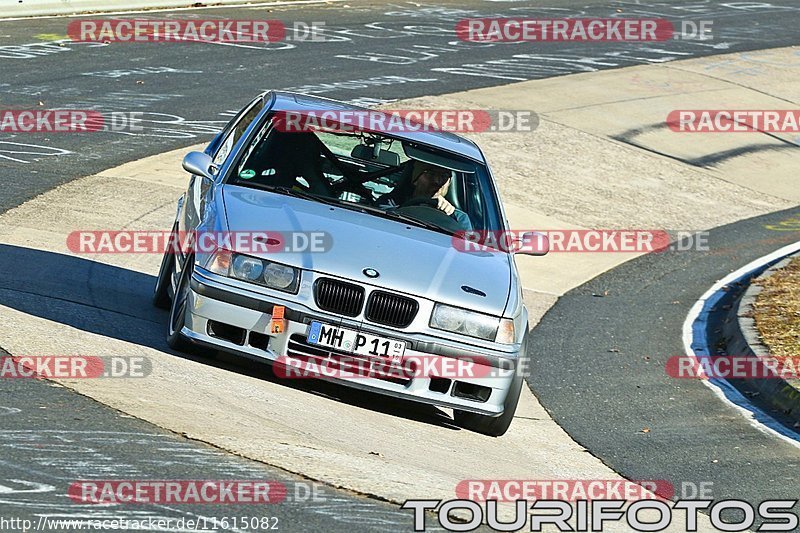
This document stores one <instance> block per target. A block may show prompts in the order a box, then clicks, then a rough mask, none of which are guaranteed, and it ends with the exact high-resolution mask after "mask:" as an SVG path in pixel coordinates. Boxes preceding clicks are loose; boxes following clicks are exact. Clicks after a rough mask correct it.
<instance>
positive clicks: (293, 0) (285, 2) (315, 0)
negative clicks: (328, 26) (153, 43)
mask: <svg viewBox="0 0 800 533" xmlns="http://www.w3.org/2000/svg"><path fill="white" fill-rule="evenodd" d="M346 1H347V0H282V1H279V2H258V3H253V4H222V5H214V6H199V7H192V6H190V7H156V8H152V9H137V10H134V9H131V10H122V11H92V12H87V13H74V14H70V15H64V14H61V15H31V16H27V17H25V16H22V17H9V18H5V17H0V22H6V21H11V20H31V19H55V18H77V17H99V16H106V15H126V14H133V13H158V12H161V11H191V10H198V9H225V8H227V9H242V8H244V9H248V8H252V7H275V6H293V5H305V4H338V3H342V2H346Z"/></svg>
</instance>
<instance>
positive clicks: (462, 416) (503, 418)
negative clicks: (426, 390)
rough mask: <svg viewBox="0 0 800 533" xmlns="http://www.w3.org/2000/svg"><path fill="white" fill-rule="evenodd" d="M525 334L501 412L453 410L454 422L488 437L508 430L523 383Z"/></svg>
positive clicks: (502, 433)
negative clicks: (482, 413)
mask: <svg viewBox="0 0 800 533" xmlns="http://www.w3.org/2000/svg"><path fill="white" fill-rule="evenodd" d="M526 341H527V335H526V336H525V340H523V341H522V347H521V348H520V361H519V364H518V365H517V373H516V375H515V376H514V380H513V381H512V382H511V387H510V388H509V390H508V395H507V396H506V400H505V402H503V414H502V415H500V416H486V415H479V414H476V413H469V412H467V411H459V410H454V411H453V419H454V420H455V422H456V424H458V425H459V426H460V427H462V428H464V429H468V430H470V431H474V432H476V433H482V434H484V435H489V436H490V437H500V436H502V435H504V434H505V433H506V431H508V428H509V427H510V426H511V422H512V421H513V420H514V413H516V412H517V404H519V397H520V395H521V394H522V386H523V385H524V383H525V377H524V372H523V371H524V369H525V368H526V367H525V364H524V361H526V360H527V359H526V358H527V353H526V350H527V346H528V343H527V342H526Z"/></svg>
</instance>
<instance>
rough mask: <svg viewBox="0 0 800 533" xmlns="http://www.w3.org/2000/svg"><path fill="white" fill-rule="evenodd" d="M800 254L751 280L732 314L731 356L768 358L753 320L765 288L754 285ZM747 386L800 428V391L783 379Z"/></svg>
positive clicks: (782, 261)
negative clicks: (754, 308)
mask: <svg viewBox="0 0 800 533" xmlns="http://www.w3.org/2000/svg"><path fill="white" fill-rule="evenodd" d="M796 256H798V254H793V255H790V256H788V257H786V258H784V259H782V260H780V261H778V262H777V263H775V264H774V265H772V266H771V267H769V268H768V269H766V270H765V271H764V272H763V273H761V274H760V275H758V276H757V277H754V278H751V279H750V282H749V286H748V287H747V289H746V290H745V292H744V294H742V297H741V298H740V299H739V302H738V303H737V304H736V305H735V306H733V308H732V309H731V311H730V320H728V321H727V324H728V327H727V328H726V329H728V331H727V332H726V333H727V335H726V337H727V338H728V339H729V344H728V353H729V354H736V355H744V356H756V357H768V356H769V349H768V348H767V347H766V346H765V345H764V344H763V343H762V341H761V336H760V335H759V333H758V330H757V329H756V324H755V318H754V317H753V304H754V303H755V299H756V296H757V295H758V294H759V293H760V292H761V290H762V289H761V287H760V286H758V285H755V284H754V282H755V281H756V280H759V279H764V278H768V277H769V276H771V275H773V274H774V273H775V272H776V271H778V270H780V269H781V268H783V267H784V266H786V265H787V264H788V263H789V261H791V260H792V259H793V258H794V257H796ZM746 382H747V383H748V384H749V385H750V386H752V388H753V389H755V390H756V391H758V392H759V393H760V394H761V399H762V400H763V401H764V402H766V403H767V404H768V405H770V406H771V407H772V408H774V409H776V410H779V411H781V412H782V413H784V414H785V415H786V416H787V417H788V418H789V419H790V420H791V421H793V422H794V423H795V426H797V425H800V389H798V388H796V387H795V386H794V385H792V384H790V383H788V382H787V381H785V380H783V379H748V380H746Z"/></svg>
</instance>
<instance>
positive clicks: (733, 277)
mask: <svg viewBox="0 0 800 533" xmlns="http://www.w3.org/2000/svg"><path fill="white" fill-rule="evenodd" d="M797 251H800V242H796V243H794V244H790V245H788V246H784V247H783V248H780V249H778V250H775V251H774V252H772V253H771V254H768V255H765V256H763V257H760V258H758V259H756V260H755V261H752V262H750V263H748V264H746V265H745V266H743V267H742V268H740V269H738V270H736V271H734V272H731V273H730V274H728V275H727V276H725V277H724V278H722V279H721V280H719V281H717V282H716V283H715V284H714V285H712V286H711V288H710V289H708V290H707V291H706V292H705V294H703V296H701V297H700V299H699V300H697V301H696V302H695V304H694V305H693V306H692V308H691V309H690V310H689V314H688V315H687V316H686V321H685V322H684V323H683V349H684V352H685V353H686V355H688V356H689V357H697V354H696V353H695V350H694V349H693V348H692V345H693V344H695V341H697V343H699V344H702V346H703V347H706V339H705V337H703V338H702V339H695V337H694V323H695V322H696V321H697V319H698V318H700V315H701V314H702V313H703V312H704V308H705V304H706V302H707V301H708V300H709V299H711V298H712V297H713V296H714V295H715V294H716V293H717V292H719V291H721V290H722V288H723V287H724V286H726V285H730V284H731V283H734V282H735V281H737V280H739V279H741V278H744V277H746V276H747V275H748V274H750V273H752V272H753V271H755V270H758V269H760V268H762V267H764V266H765V265H767V264H768V263H771V262H773V261H776V260H778V259H781V258H782V257H784V256H787V255H791V254H793V253H795V252H797ZM706 351H707V350H706ZM709 353H710V352H709ZM703 382H704V383H705V385H706V386H707V387H709V388H710V389H711V390H712V391H713V392H714V394H716V395H717V396H718V397H719V398H720V399H721V400H722V401H723V402H725V403H727V404H728V405H730V406H731V407H733V408H734V409H736V410H737V411H739V412H740V413H741V414H742V415H744V417H745V418H746V419H747V421H748V422H749V423H750V425H751V426H753V427H755V428H756V429H758V430H759V431H762V432H764V433H768V434H772V435H774V436H776V437H778V438H780V439H782V440H784V441H785V442H787V443H789V444H791V445H793V446H795V447H796V448H800V441H798V438H800V434H798V433H797V432H795V431H792V430H791V429H789V428H787V427H786V426H784V425H783V424H781V423H780V422H778V421H777V420H775V419H774V418H772V417H771V416H769V415H768V414H767V413H765V412H764V411H763V410H761V409H759V408H758V407H756V406H755V405H753V404H752V403H751V402H750V401H749V400H748V399H747V398H746V397H745V396H744V395H743V394H742V393H741V392H739V391H738V390H737V389H736V388H735V387H734V386H733V385H731V384H730V383H728V381H727V380H724V379H706V380H703Z"/></svg>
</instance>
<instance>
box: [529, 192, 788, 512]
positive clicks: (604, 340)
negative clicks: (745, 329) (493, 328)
mask: <svg viewBox="0 0 800 533" xmlns="http://www.w3.org/2000/svg"><path fill="white" fill-rule="evenodd" d="M798 214H800V210H798V209H796V208H795V209H791V210H788V211H782V212H779V213H773V214H770V215H766V216H762V217H757V218H754V219H750V220H745V221H742V222H738V223H735V224H731V225H728V226H723V227H720V228H717V229H714V230H712V231H711V232H710V235H709V240H708V242H709V250H708V251H696V250H695V251H683V252H680V251H675V252H669V253H663V254H650V255H647V256H642V257H641V258H638V259H635V260H633V261H630V262H627V263H625V264H623V265H621V266H619V267H617V268H615V269H613V270H611V271H609V272H607V273H605V274H603V275H601V276H598V277H596V278H595V279H593V280H592V281H590V282H588V283H586V284H584V285H582V286H581V287H578V288H576V289H574V290H572V291H570V292H569V293H567V294H566V295H564V296H563V297H562V298H561V299H559V301H558V302H557V303H556V305H555V306H553V307H552V308H551V309H550V311H549V312H548V313H547V314H546V315H545V317H544V318H543V319H542V321H541V322H540V323H539V325H538V326H537V327H536V329H535V333H536V334H535V335H532V336H531V350H532V352H531V353H532V354H533V357H534V361H535V363H534V372H533V374H532V377H531V380H530V384H531V388H532V390H533V391H534V393H535V394H536V396H537V397H538V398H539V400H540V401H541V403H542V405H543V406H544V407H545V408H546V409H547V410H548V411H549V412H550V414H551V415H552V416H553V418H554V419H555V420H556V422H558V424H559V425H560V426H561V427H563V428H564V429H565V430H566V431H567V432H568V433H569V434H570V435H571V436H572V437H573V438H574V439H575V440H576V441H577V442H579V443H580V444H581V445H583V446H585V447H586V448H587V449H589V450H591V451H592V453H593V454H594V455H596V456H597V457H599V458H600V459H601V460H602V461H603V462H604V463H606V464H607V465H609V466H610V467H611V468H613V469H614V470H616V471H617V472H619V473H621V474H622V475H623V476H625V477H627V478H629V479H657V480H667V481H670V482H671V483H672V485H673V486H674V487H676V490H678V491H679V488H680V487H681V485H682V484H684V483H686V484H688V485H687V487H692V488H693V487H700V486H705V487H708V488H710V489H711V490H712V494H713V498H714V499H731V498H736V499H742V500H746V501H748V502H751V503H754V504H758V503H760V502H761V501H763V500H765V499H781V498H783V499H796V498H797V497H798V495H799V494H800V474H798V472H799V471H800V470H799V469H798V467H800V451H798V448H797V447H795V446H792V445H791V444H789V443H787V442H784V441H783V440H781V439H779V438H777V437H775V436H773V435H772V434H768V433H765V432H762V431H760V430H759V429H756V428H755V427H753V426H751V425H750V424H749V423H748V422H747V421H746V419H745V418H744V417H743V416H742V415H741V414H740V413H738V412H737V411H735V410H734V409H733V408H732V407H730V406H728V405H726V404H724V403H723V402H722V401H720V399H719V398H718V397H717V396H715V394H714V393H713V392H712V391H711V389H709V388H708V387H706V386H705V385H704V384H703V383H701V382H700V381H698V380H693V379H675V378H672V377H670V376H668V375H667V373H666V372H665V366H666V363H667V360H668V359H669V358H670V357H672V356H675V355H683V353H684V352H683V339H682V337H681V335H682V326H683V322H684V320H685V319H686V316H687V314H688V312H689V308H690V307H691V306H692V305H693V304H694V302H695V301H697V299H698V298H700V297H701V296H702V295H703V293H704V292H705V291H706V290H708V289H709V288H710V287H711V286H712V285H713V284H714V283H715V282H716V281H717V280H718V279H721V278H723V277H724V276H725V275H727V274H729V273H730V272H732V271H734V270H736V269H737V268H739V267H741V266H744V265H746V264H748V263H750V262H751V261H753V260H755V259H757V258H759V257H761V256H764V255H766V254H768V253H770V252H772V251H773V250H776V249H778V248H781V247H783V246H785V245H787V244H791V243H793V242H796V241H797V240H798V238H800V232H798V231H774V229H771V228H774V227H775V224H777V223H779V222H781V221H783V220H786V219H788V218H792V217H797V215H798ZM678 495H680V494H678Z"/></svg>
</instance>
